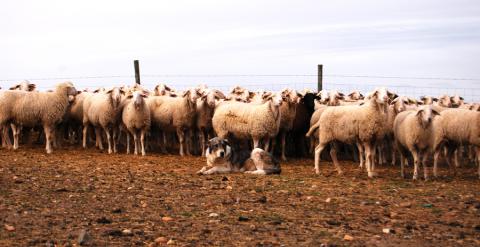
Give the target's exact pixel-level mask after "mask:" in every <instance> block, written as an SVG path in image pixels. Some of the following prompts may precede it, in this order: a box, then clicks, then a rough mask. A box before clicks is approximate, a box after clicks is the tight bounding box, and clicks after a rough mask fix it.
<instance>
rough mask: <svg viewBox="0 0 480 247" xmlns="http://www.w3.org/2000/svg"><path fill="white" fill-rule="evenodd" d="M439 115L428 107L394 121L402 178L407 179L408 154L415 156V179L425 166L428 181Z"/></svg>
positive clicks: (405, 113)
mask: <svg viewBox="0 0 480 247" xmlns="http://www.w3.org/2000/svg"><path fill="white" fill-rule="evenodd" d="M438 115H439V113H438V112H437V111H435V110H434V109H433V108H432V106H430V105H426V106H422V107H420V108H418V110H416V111H404V112H400V113H399V114H398V115H397V116H396V118H395V121H394V124H393V126H394V128H393V131H394V136H395V146H396V148H397V149H398V150H399V151H400V162H401V168H400V169H401V170H400V172H401V176H402V177H405V173H404V166H405V161H406V160H407V157H408V153H410V154H411V155H412V156H413V163H414V171H413V179H414V180H416V179H417V178H418V167H419V166H420V164H422V165H423V169H424V178H425V180H427V179H428V172H427V166H426V160H427V158H428V154H430V153H432V150H433V149H432V148H433V147H432V145H433V138H434V128H433V124H432V122H433V120H434V119H435V116H438Z"/></svg>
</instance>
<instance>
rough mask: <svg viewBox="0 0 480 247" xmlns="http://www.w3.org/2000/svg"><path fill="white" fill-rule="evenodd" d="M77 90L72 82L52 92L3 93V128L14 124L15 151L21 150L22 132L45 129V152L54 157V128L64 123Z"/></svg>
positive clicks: (0, 108) (0, 95) (0, 114)
mask: <svg viewBox="0 0 480 247" xmlns="http://www.w3.org/2000/svg"><path fill="white" fill-rule="evenodd" d="M76 93H77V90H76V89H75V87H74V86H73V84H72V83H71V82H64V83H60V84H58V85H57V86H56V88H55V91H53V92H25V91H17V90H10V91H3V92H1V93H0V126H5V125H6V124H7V123H12V127H13V128H12V130H13V132H14V149H17V148H18V137H19V130H20V129H21V128H22V127H23V126H26V127H34V126H35V125H37V124H38V123H40V124H41V125H42V126H43V130H44V132H45V137H46V147H45V149H46V152H47V153H48V154H50V153H52V151H53V150H52V142H53V140H54V137H55V126H56V125H57V124H58V123H60V122H61V121H62V119H63V118H64V115H65V113H66V111H67V107H68V105H69V96H71V95H75V94H76Z"/></svg>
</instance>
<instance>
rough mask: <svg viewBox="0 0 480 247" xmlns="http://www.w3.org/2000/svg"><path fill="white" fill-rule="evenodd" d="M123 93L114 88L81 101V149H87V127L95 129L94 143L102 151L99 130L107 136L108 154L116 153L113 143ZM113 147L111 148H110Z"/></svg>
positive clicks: (115, 146) (114, 143)
mask: <svg viewBox="0 0 480 247" xmlns="http://www.w3.org/2000/svg"><path fill="white" fill-rule="evenodd" d="M123 94H124V92H123V91H122V90H121V89H120V88H118V87H114V88H113V89H110V90H108V91H105V92H98V93H94V94H93V95H89V96H88V97H86V98H85V99H84V101H83V148H86V147H87V132H88V126H89V124H91V125H92V126H93V127H94V128H95V135H96V142H97V144H98V147H99V148H100V149H101V150H103V144H102V138H101V129H103V130H104V132H105V134H106V136H107V142H108V153H109V154H111V153H113V152H115V153H116V152H117V145H116V142H115V141H114V140H115V139H116V138H115V137H116V135H117V128H118V123H119V121H120V117H121V110H122V105H121V99H122V95H123ZM112 147H113V148H112Z"/></svg>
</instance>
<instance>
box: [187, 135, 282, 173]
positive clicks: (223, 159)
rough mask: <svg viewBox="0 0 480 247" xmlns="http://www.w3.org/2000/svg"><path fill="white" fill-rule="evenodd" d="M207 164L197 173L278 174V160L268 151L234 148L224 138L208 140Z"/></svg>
mask: <svg viewBox="0 0 480 247" xmlns="http://www.w3.org/2000/svg"><path fill="white" fill-rule="evenodd" d="M205 156H206V157H207V166H204V167H202V169H200V171H198V172H197V174H201V175H209V174H218V173H230V172H245V173H250V174H258V175H269V174H280V173H281V171H282V170H281V168H280V164H279V163H278V161H277V160H276V159H275V158H274V157H272V155H271V154H270V153H268V152H265V151H264V150H262V149H260V148H255V149H253V151H252V152H249V151H247V150H236V149H235V148H234V147H232V145H230V143H228V141H227V140H226V139H222V138H218V137H215V138H212V139H210V140H209V141H208V145H207V151H206V154H205Z"/></svg>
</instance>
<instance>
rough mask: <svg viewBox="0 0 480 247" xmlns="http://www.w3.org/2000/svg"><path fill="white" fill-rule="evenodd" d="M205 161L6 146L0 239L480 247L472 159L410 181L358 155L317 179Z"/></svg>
mask: <svg viewBox="0 0 480 247" xmlns="http://www.w3.org/2000/svg"><path fill="white" fill-rule="evenodd" d="M204 164H205V159H204V158H202V157H180V156H177V155H161V154H149V155H148V156H146V157H141V156H140V157H139V156H133V155H126V154H116V155H108V154H104V153H101V152H100V151H98V150H95V149H88V150H81V149H79V148H76V147H75V148H74V147H67V148H63V149H60V150H55V151H54V154H52V155H46V154H45V153H44V150H43V148H41V147H40V146H38V147H33V148H30V147H21V149H20V150H19V151H15V152H14V151H9V150H0V246H55V245H57V246H75V245H79V242H81V243H82V244H83V245H86V246H132V245H139V246H144V245H157V244H158V245H166V241H168V240H171V241H170V244H175V245H180V246H212V245H215V246H230V245H234V246H255V245H259V246H280V245H285V246H298V245H300V246H304V245H305V246H320V245H322V244H325V245H328V246H333V245H339V246H343V245H348V246H406V245H410V246H459V245H462V246H474V245H477V246H478V245H480V192H479V188H480V186H479V185H480V181H479V179H478V177H477V173H476V168H475V167H474V166H468V167H461V168H460V169H459V174H458V176H457V177H455V178H453V177H452V176H449V173H448V169H447V168H446V167H441V175H442V178H439V179H436V180H433V181H427V182H425V181H417V182H414V181H411V180H410V179H402V178H400V176H399V168H398V167H393V166H380V167H378V171H379V174H380V177H378V178H376V179H368V178H367V177H366V173H365V172H362V171H360V170H359V168H358V167H357V164H355V163H353V162H342V165H343V167H344V171H345V175H343V176H338V175H337V174H336V172H334V170H333V167H332V164H331V163H330V162H326V161H325V162H322V166H321V167H322V168H321V169H322V173H323V174H322V175H320V176H317V175H315V174H314V172H313V160H311V159H298V160H292V161H289V162H287V163H282V170H283V171H282V174H281V175H278V176H277V175H275V176H268V177H257V176H252V175H245V174H228V175H214V176H208V177H207V176H199V175H196V174H195V172H196V171H197V170H199V169H200V168H201V167H202V166H203V165H204ZM407 169H408V171H410V175H411V169H412V168H411V167H408V168H407ZM212 213H213V214H212ZM384 231H385V232H388V233H385V232H384ZM79 235H83V237H82V236H80V237H79ZM161 237H163V238H161ZM156 239H157V243H155V240H156Z"/></svg>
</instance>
